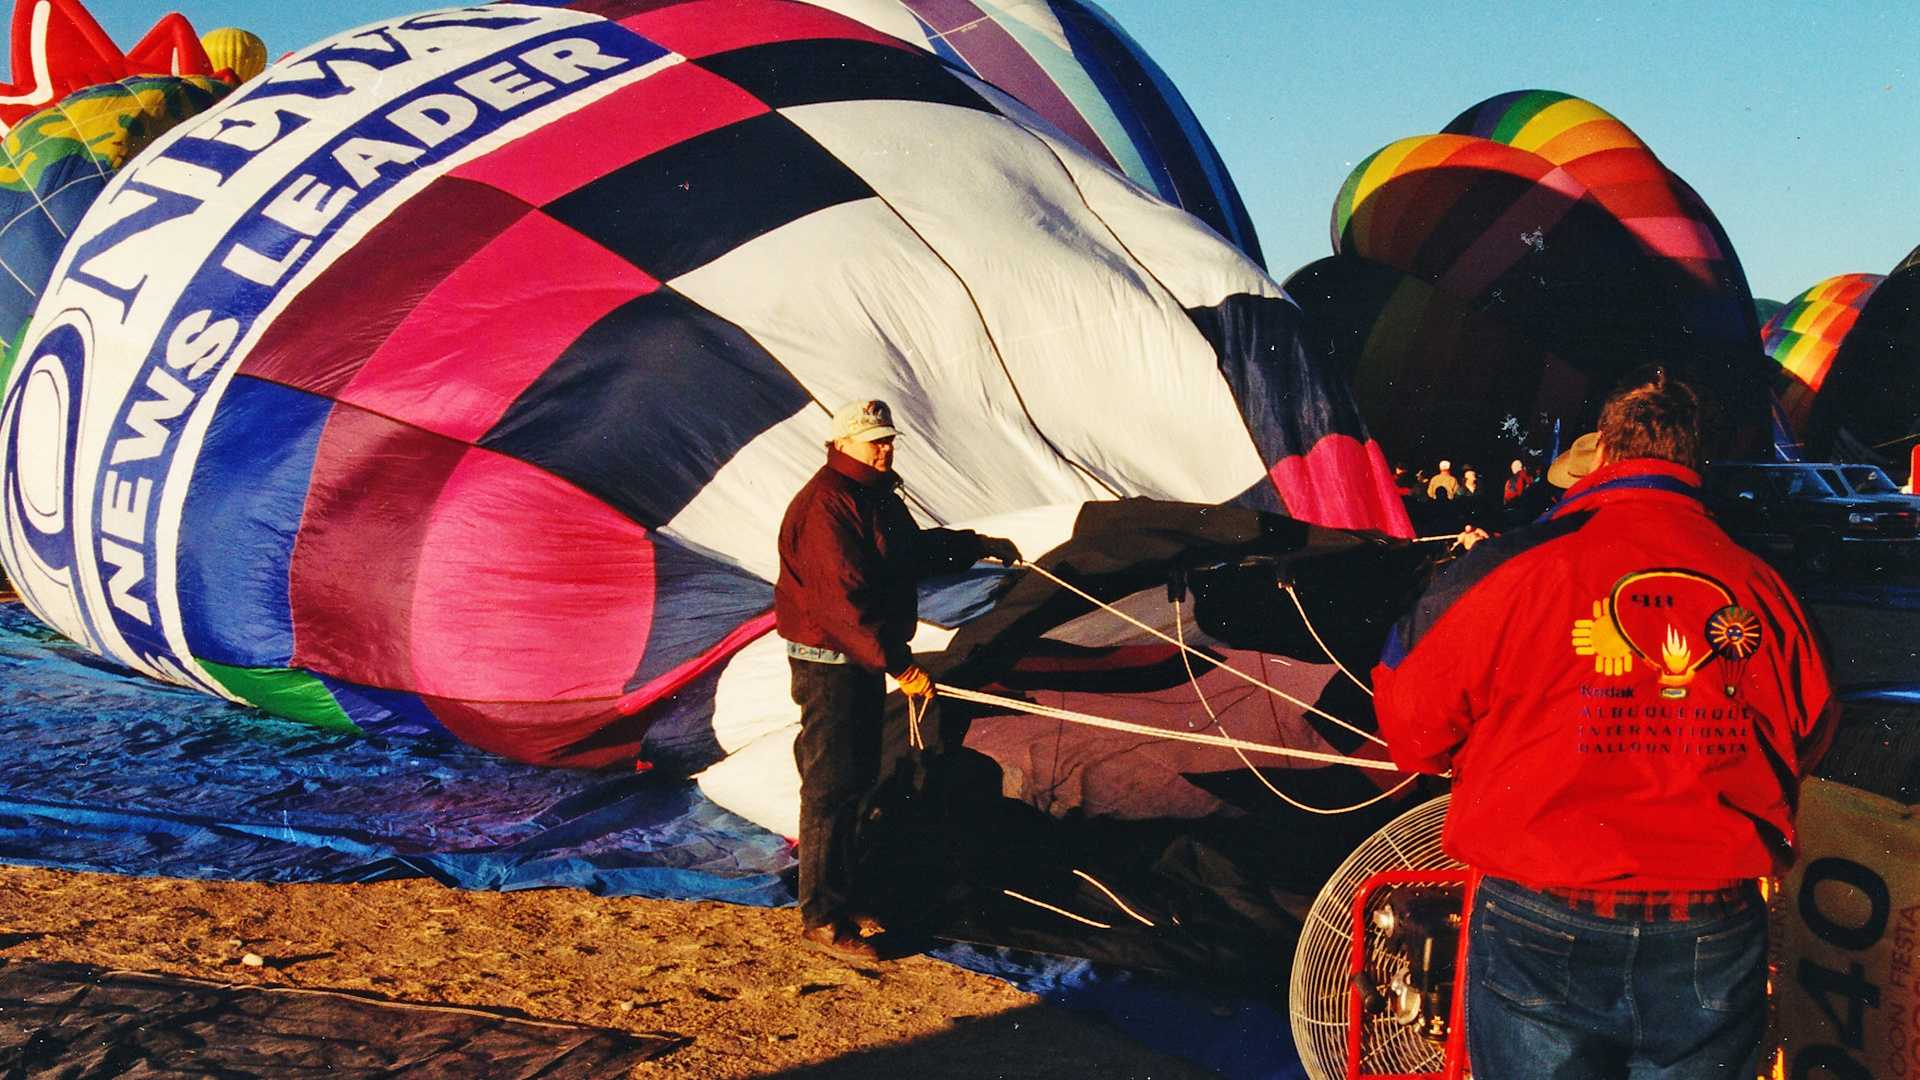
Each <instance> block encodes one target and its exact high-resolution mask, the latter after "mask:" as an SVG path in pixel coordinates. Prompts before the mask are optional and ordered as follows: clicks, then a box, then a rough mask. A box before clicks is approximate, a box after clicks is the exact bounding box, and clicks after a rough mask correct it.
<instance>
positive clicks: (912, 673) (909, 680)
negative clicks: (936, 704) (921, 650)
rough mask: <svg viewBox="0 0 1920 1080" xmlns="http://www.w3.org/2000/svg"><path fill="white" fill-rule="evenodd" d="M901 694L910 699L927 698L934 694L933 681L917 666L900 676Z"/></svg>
mask: <svg viewBox="0 0 1920 1080" xmlns="http://www.w3.org/2000/svg"><path fill="white" fill-rule="evenodd" d="M898 682H899V683H900V692H901V693H903V694H905V695H907V696H908V697H927V696H929V695H931V694H932V693H933V680H932V679H931V678H929V677H928V676H927V673H926V672H924V671H921V670H920V665H918V664H915V665H913V666H912V667H910V668H908V669H907V670H905V671H903V672H901V673H900V674H899V676H898Z"/></svg>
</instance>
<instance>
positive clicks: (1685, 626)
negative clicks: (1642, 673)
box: [1572, 570, 1761, 699]
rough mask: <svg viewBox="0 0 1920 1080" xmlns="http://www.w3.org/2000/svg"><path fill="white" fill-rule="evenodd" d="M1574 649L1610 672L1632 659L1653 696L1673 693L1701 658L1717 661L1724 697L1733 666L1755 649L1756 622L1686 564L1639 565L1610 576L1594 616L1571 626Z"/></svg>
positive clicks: (1733, 678)
mask: <svg viewBox="0 0 1920 1080" xmlns="http://www.w3.org/2000/svg"><path fill="white" fill-rule="evenodd" d="M1572 643H1573V649H1574V652H1575V653H1576V654H1578V655H1580V656H1591V657H1593V658H1594V662H1593V663H1594V671H1595V672H1596V673H1598V674H1601V675H1606V676H1610V677H1620V676H1625V675H1627V674H1629V673H1631V672H1632V670H1633V661H1634V658H1635V657H1638V658H1639V659H1640V661H1641V662H1643V663H1645V664H1646V665H1648V666H1649V667H1650V668H1652V670H1653V671H1654V672H1655V673H1656V680H1657V682H1658V684H1659V686H1660V696H1662V697H1665V698H1672V699H1679V698H1684V697H1686V696H1687V687H1688V686H1689V685H1691V684H1692V682H1693V680H1694V677H1695V676H1696V675H1697V674H1698V673H1699V671H1700V669H1701V668H1702V667H1704V666H1705V665H1706V664H1707V662H1708V661H1710V660H1713V659H1716V658H1718V659H1723V660H1726V661H1728V663H1729V665H1730V666H1732V667H1733V668H1734V670H1731V671H1729V673H1728V675H1729V677H1728V679H1727V680H1726V683H1725V690H1726V693H1727V695H1728V696H1729V697H1731V696H1732V695H1733V694H1734V693H1735V690H1736V684H1737V682H1738V666H1739V665H1744V663H1745V662H1746V661H1747V660H1748V659H1750V658H1751V657H1752V656H1753V655H1754V653H1756V652H1758V651H1759V649H1760V644H1761V628H1760V620H1759V619H1758V618H1757V617H1756V616H1754V614H1753V613H1752V612H1750V611H1748V610H1747V609H1746V608H1743V607H1741V606H1740V605H1738V604H1737V603H1735V602H1734V597H1733V593H1732V592H1731V591H1730V590H1728V589H1727V587H1726V586H1725V585H1722V584H1721V583H1720V582H1718V581H1715V580H1714V579H1713V578H1711V577H1708V576H1707V575H1705V574H1701V573H1698V572H1695V571H1692V570H1641V571H1636V572H1634V573H1631V574H1627V575H1626V576H1624V577H1622V578H1621V579H1620V580H1619V582H1617V583H1616V584H1615V585H1614V587H1613V590H1612V592H1611V593H1610V594H1609V595H1608V596H1607V598H1606V599H1604V600H1597V601H1595V602H1594V605H1593V617H1592V618H1590V619H1576V620H1575V621H1574V624H1573V634H1572Z"/></svg>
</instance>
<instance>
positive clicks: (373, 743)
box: [0, 603, 1304, 1080]
mask: <svg viewBox="0 0 1920 1080" xmlns="http://www.w3.org/2000/svg"><path fill="white" fill-rule="evenodd" d="M0 745H5V746H6V747H7V750H8V752H7V753H6V754H5V755H4V756H0V862H6V863H13V864H16V865H26V866H46V867H57V868H61V869H69V870H91V871H101V872H106V873H114V874H128V875H150V876H165V877H181V878H205V879H217V880H233V881H271V882H364V881H380V880H387V879H393V878H403V877H418V876H426V877H432V878H435V879H437V880H439V881H442V882H444V883H446V884H448V885H450V886H455V887H458V888H470V889H497V890H512V889H527V888H538V887H546V886H565V887H573V888H580V889H586V890H588V891H590V892H593V893H596V894H600V895H609V896H649V897H662V898H671V899H712V900H725V901H729V902H733V903H740V904H755V905H763V906H778V905H784V904H789V903H791V902H792V900H793V894H792V891H791V886H790V884H789V875H790V872H791V869H792V866H793V857H792V854H791V851H790V849H789V848H788V846H787V843H786V841H785V840H783V839H782V838H780V837H778V836H775V835H773V834H772V833H769V832H766V831H765V830H763V829H761V828H759V827H758V826H755V825H753V824H752V823H750V822H748V821H746V820H744V819H742V818H739V817H737V816H735V815H733V814H730V813H728V812H727V811H725V810H722V809H720V808H719V807H718V806H716V805H715V804H713V803H712V802H710V801H708V800H707V799H706V798H705V797H704V796H702V795H701V794H700V793H699V791H698V790H697V789H696V788H695V787H694V786H693V785H691V784H689V783H686V782H684V781H674V780H665V779H661V778H656V777H650V776H645V775H631V774H622V773H617V772H586V771H580V770H568V769H549V768H535V767H532V766H526V765H519V764H515V763H513V762H509V761H505V760H503V759H501V758H498V757H495V756H493V755H491V754H488V753H485V752H483V751H479V750H475V749H472V748H470V747H466V746H462V745H460V744H457V743H452V742H443V741H433V740H422V739H409V738H395V737H362V736H353V735H337V734H328V733H325V732H321V731H317V730H315V729H313V728H309V727H307V726H305V725H301V724H295V723H290V722H286V721H281V720H276V719H273V718H271V717H267V716H264V715H262V714H260V713H258V712H256V711H254V710H251V709H246V708H242V707H239V706H234V705H229V704H226V703H224V702H221V701H218V700H215V699H213V698H209V697H207V696H205V695H203V694H199V693H196V692H193V691H190V690H184V689H179V688H175V687H170V686H166V685H163V684H161V683H157V682H154V681H152V680H149V679H146V678H143V677H141V676H138V675H134V674H131V673H129V672H127V671H125V670H124V669H122V668H120V667H118V666H116V665H113V664H110V663H108V662H106V661H104V660H100V659H98V658H97V657H94V656H92V655H91V654H89V653H87V652H86V651H85V650H83V649H81V648H79V647H78V646H75V645H73V644H71V643H70V642H67V641H65V640H63V639H61V638H59V637H58V636H57V635H54V634H53V633H52V632H51V631H48V630H47V629H45V628H44V627H42V626H41V625H40V624H39V623H38V622H37V621H35V620H34V619H33V617H32V616H31V615H29V614H28V613H27V612H26V611H25V609H23V608H22V607H21V606H20V605H19V604H18V603H0ZM936 955H939V956H942V957H943V958H945V959H947V960H949V961H951V962H953V963H955V964H958V965H960V966H963V967H967V968H969V969H972V970H976V971H981V972H985V973H987V974H991V975H995V976H998V977H1000V978H1003V979H1005V980H1007V981H1009V982H1011V983H1013V984H1015V985H1017V986H1020V987H1022V988H1024V989H1027V990H1029V991H1031V992H1034V993H1037V994H1040V995H1041V996H1042V997H1045V998H1046V999H1047V1000H1049V1001H1052V1002H1054V1003H1056V1004H1059V1005H1063V1006H1066V1007H1069V1008H1077V1009H1084V1010H1088V1011H1093V1012H1098V1013H1100V1014H1102V1015H1105V1016H1107V1017H1108V1018H1109V1019H1110V1020H1112V1021H1113V1022H1114V1023H1115V1025H1116V1026H1118V1027H1119V1028H1120V1029H1121V1030H1123V1031H1126V1032H1128V1033H1129V1034H1131V1035H1133V1036H1134V1037H1136V1038H1138V1039H1140V1040H1141V1041H1142V1042H1143V1043H1145V1044H1147V1045H1149V1046H1151V1047H1153V1048H1154V1049H1157V1050H1160V1051H1162V1052H1165V1053H1169V1054H1174V1055H1177V1056H1180V1057H1184V1058H1187V1059H1188V1060H1191V1061H1194V1062H1196V1063H1198V1064H1201V1065H1204V1066H1206V1067H1208V1068H1211V1069H1214V1070H1216V1071H1218V1072H1220V1073H1221V1074H1222V1075H1225V1076H1228V1077H1232V1078H1235V1080H1293V1078H1296V1077H1300V1076H1302V1075H1304V1074H1303V1073H1302V1071H1301V1069H1300V1065H1299V1062H1298V1059H1297V1058H1296V1057H1295V1056H1294V1053H1293V1047H1292V1040H1291V1038H1290V1037H1289V1033H1288V1026H1287V1020H1286V1017H1285V1015H1284V1014H1283V1013H1281V1012H1278V1011H1276V1010H1275V1009H1274V1008H1273V1007H1272V1006H1271V1005H1270V1004H1267V1003H1261V1002H1254V1001H1249V1000H1242V999H1237V998H1227V997H1217V996H1213V995H1209V994H1206V993H1204V992H1202V991H1200V990H1197V989H1194V988H1189V987H1181V986H1178V985H1176V984H1173V983H1171V982H1169V981H1167V980H1164V979H1159V978H1154V977H1149V976H1136V975H1132V974H1129V973H1126V972H1118V971H1114V970H1112V969H1110V968H1105V967H1101V966H1099V965H1095V964H1091V963H1088V962H1085V961H1076V960H1063V959H1059V958H1053V957H1039V956H1034V955H1032V954H1026V953H1019V952H1014V951H1010V950H992V949H980V948H974V947H971V946H961V945H955V946H949V947H947V948H945V949H943V950H941V952H939V953H937V954H936Z"/></svg>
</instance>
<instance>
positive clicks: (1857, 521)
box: [1707, 462, 1920, 576]
mask: <svg viewBox="0 0 1920 1080" xmlns="http://www.w3.org/2000/svg"><path fill="white" fill-rule="evenodd" d="M1707 494H1708V498H1709V499H1710V500H1711V502H1712V504H1713V508H1714V512H1715V514H1716V516H1718V518H1719V519H1720V524H1721V525H1722V526H1723V527H1724V528H1725V529H1726V530H1727V532H1728V533H1730V534H1732V536H1733V538H1734V539H1736V540H1738V541H1740V542H1741V543H1742V544H1744V545H1746V546H1747V547H1749V548H1752V549H1753V550H1754V551H1757V552H1759V553H1760V554H1762V555H1768V556H1773V557H1776V558H1785V559H1790V560H1791V563H1792V565H1793V566H1795V567H1797V568H1798V569H1800V570H1802V571H1804V572H1806V573H1808V574H1812V575H1816V576H1817V575H1825V574H1829V573H1832V572H1833V571H1834V570H1835V569H1836V568H1838V567H1839V566H1841V565H1843V564H1853V563H1872V564H1876V565H1888V564H1899V565H1901V566H1906V565H1909V564H1911V562H1912V561H1913V559H1914V557H1915V554H1916V553H1920V497H1915V496H1912V495H1903V494H1901V492H1900V489H1899V488H1898V487H1896V486H1894V483H1893V481H1892V480H1889V479H1888V478H1887V474H1886V473H1884V472H1882V471H1881V470H1880V469H1878V468H1877V467H1875V466H1872V465H1834V464H1824V463H1808V462H1792V463H1786V464H1778V465H1773V464H1765V465H1763V464H1747V463H1738V464H1725V465H1716V466H1714V467H1713V468H1711V469H1709V470H1708V473H1707Z"/></svg>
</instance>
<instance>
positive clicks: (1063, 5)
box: [808, 0, 1263, 262]
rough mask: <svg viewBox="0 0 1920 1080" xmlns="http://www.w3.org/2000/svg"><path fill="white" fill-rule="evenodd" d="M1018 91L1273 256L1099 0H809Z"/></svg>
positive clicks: (1194, 130)
mask: <svg viewBox="0 0 1920 1080" xmlns="http://www.w3.org/2000/svg"><path fill="white" fill-rule="evenodd" d="M808 2H810V3H812V4H814V5H815V6H817V7H824V8H828V9H831V10H833V11H838V12H840V13H841V14H844V15H849V16H852V17H853V18H856V19H859V20H860V21H861V22H864V23H866V24H867V25H868V26H871V27H874V28H875V29H878V30H881V31H883V32H885V33H889V34H892V35H894V36H895V37H898V38H901V39H903V40H905V41H908V42H911V43H912V44H914V45H918V46H920V47H921V48H923V49H926V50H928V51H929V52H933V53H937V54H939V55H940V56H942V57H944V58H946V59H947V60H949V61H952V62H953V63H954V64H956V65H958V66H959V67H960V68H961V69H963V70H965V71H969V72H972V73H973V74H975V75H978V76H979V77H980V78H982V79H985V80H986V81H987V82H990V83H992V84H994V85H995V86H997V87H999V88H1000V89H1002V90H1005V91H1006V92H1007V93H1009V94H1012V95H1013V96H1014V97H1016V98H1018V99H1020V102H1021V104H1023V105H1025V106H1027V107H1028V108H1030V109H1032V110H1033V111H1034V112H1037V113H1039V114H1040V115H1041V117H1043V118H1044V119H1045V120H1046V121H1047V122H1048V123H1050V124H1052V125H1053V126H1054V127H1056V128H1058V129H1060V131H1061V132H1063V133H1064V134H1065V135H1066V136H1067V137H1068V138H1070V139H1072V140H1073V141H1074V142H1075V143H1078V144H1079V145H1080V147H1081V148H1082V149H1084V150H1086V151H1088V152H1089V153H1091V154H1093V155H1094V156H1095V157H1097V158H1099V159H1100V160H1102V161H1104V162H1106V163H1107V164H1109V165H1111V166H1113V167H1114V168H1116V169H1119V170H1120V171H1122V172H1124V173H1126V174H1127V177H1128V178H1129V179H1131V180H1132V181H1133V182H1134V183H1137V184H1139V185H1140V186H1142V187H1144V188H1146V189H1147V190H1148V191H1151V192H1153V193H1154V194H1155V195H1158V196H1159V197H1160V198H1162V199H1164V200H1166V201H1167V202H1170V203H1172V204H1173V205H1175V206H1178V207H1180V208H1181V209H1183V210H1185V211H1187V212H1188V213H1190V214H1192V215H1193V216H1195V217H1197V218H1199V219H1200V220H1202V221H1204V222H1206V223H1207V225H1208V226H1209V227H1211V228H1212V229H1213V231H1215V232H1217V233H1219V234H1220V235H1221V236H1223V237H1225V238H1226V239H1227V241H1228V242H1229V243H1231V244H1232V245H1233V246H1235V247H1237V248H1239V249H1240V250H1241V251H1243V252H1245V253H1246V254H1247V257H1248V258H1251V259H1252V260H1253V261H1255V262H1263V260H1262V258H1261V254H1260V240H1259V238H1258V237H1257V236H1255V235H1254V229H1253V219H1252V218H1251V217H1250V216H1248V214H1247V208H1246V206H1245V204H1244V203H1242V202H1241V199H1240V192H1239V190H1238V189H1236V188H1235V187H1234V184H1233V178H1232V177H1231V176H1229V175H1228V174H1227V166H1226V163H1225V162H1224V161H1222V160H1221V158H1220V154H1219V151H1217V150H1215V149H1214V146H1213V141H1212V140H1211V139H1209V138H1208V137H1207V133H1206V130H1205V129H1204V128H1202V127H1201V126H1200V120H1199V118H1198V117H1196V116H1195V115H1194V113H1193V110H1192V109H1191V108H1190V107H1188V105H1187V102H1186V99H1185V98H1183V97H1181V95H1180V91H1179V90H1178V89H1177V88H1175V86H1174V85H1173V81H1172V80H1171V79H1169V78H1167V73H1166V72H1164V71H1162V70H1161V69H1160V65H1159V64H1156V63H1155V62H1154V60H1153V58H1152V57H1151V56H1148V55H1147V52H1146V50H1145V49H1143V48H1141V47H1140V44H1139V43H1138V42H1136V41H1135V40H1134V39H1133V38H1132V37H1131V36H1129V35H1128V34H1127V32H1126V31H1125V30H1124V29H1122V28H1121V26H1120V24H1119V23H1118V22H1116V21H1115V20H1114V19H1113V17H1112V16H1111V15H1108V14H1107V13H1106V12H1105V11H1103V10H1101V8H1100V6H1099V5H1098V4H1095V3H1093V2H1091V0H1025V2H1022V3H1014V4H1008V3H1005V2H1004V0H1002V2H998V3H996V2H992V0H808Z"/></svg>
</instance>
